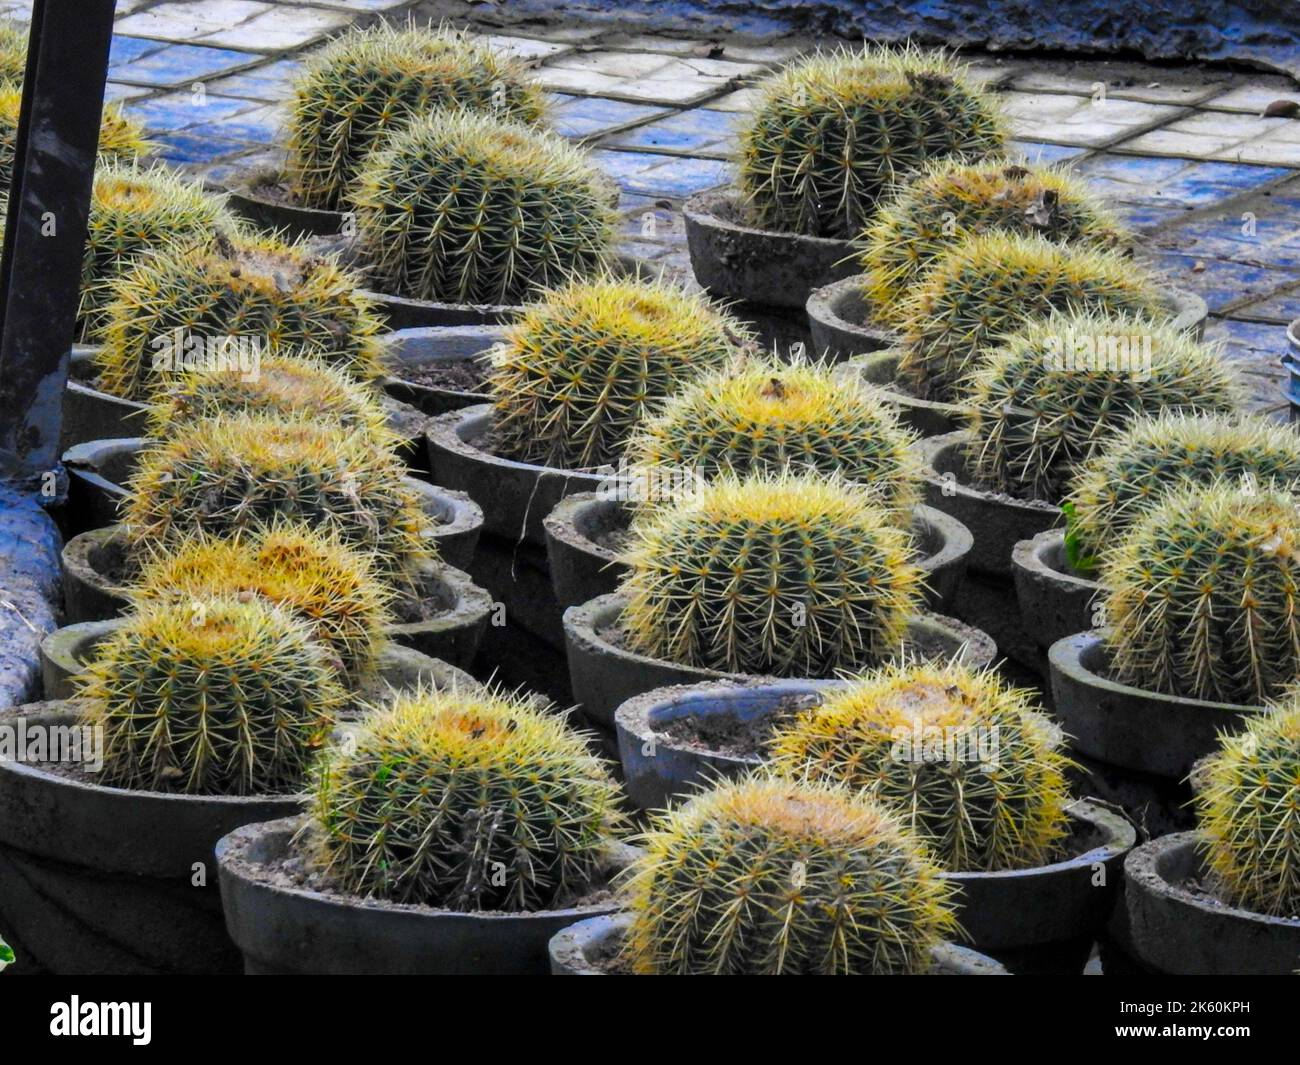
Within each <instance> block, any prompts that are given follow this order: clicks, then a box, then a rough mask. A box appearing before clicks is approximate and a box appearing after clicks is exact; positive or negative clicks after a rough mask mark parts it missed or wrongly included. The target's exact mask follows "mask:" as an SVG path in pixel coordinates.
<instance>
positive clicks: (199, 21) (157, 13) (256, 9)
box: [117, 0, 274, 41]
mask: <svg viewBox="0 0 1300 1065" xmlns="http://www.w3.org/2000/svg"><path fill="white" fill-rule="evenodd" d="M272 10H274V8H273V6H272V5H271V4H267V3H261V2H259V0H172V2H170V3H163V4H157V5H155V6H153V7H150V8H149V9H148V10H147V11H139V12H136V13H135V14H130V15H127V17H126V18H119V19H118V22H117V31H118V32H119V33H126V34H137V35H139V36H141V37H155V38H159V39H161V40H166V41H191V40H194V39H196V38H198V37H199V36H201V35H202V34H205V33H215V32H219V31H220V30H222V29H224V28H226V27H228V26H234V25H237V24H238V23H241V22H244V21H246V20H248V19H250V18H253V17H255V16H257V15H263V14H265V13H266V12H268V11H272Z"/></svg>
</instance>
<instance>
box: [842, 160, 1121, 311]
mask: <svg viewBox="0 0 1300 1065" xmlns="http://www.w3.org/2000/svg"><path fill="white" fill-rule="evenodd" d="M992 232H999V233H1025V234H1037V235H1039V236H1042V237H1044V238H1045V239H1047V240H1049V241H1051V242H1052V243H1053V244H1081V245H1084V246H1087V247H1094V248H1100V249H1107V248H1125V247H1127V246H1129V245H1130V244H1131V242H1132V240H1133V237H1132V234H1130V233H1128V232H1127V231H1126V230H1124V229H1123V227H1121V226H1120V224H1119V223H1118V222H1117V221H1116V220H1115V219H1114V217H1113V216H1112V215H1111V214H1110V212H1109V211H1107V210H1106V208H1105V207H1103V206H1102V205H1101V203H1100V202H1098V200H1097V199H1096V198H1095V197H1094V196H1093V195H1092V193H1091V192H1090V191H1089V190H1088V187H1087V185H1086V184H1085V183H1084V182H1083V181H1082V180H1080V179H1079V178H1076V177H1074V176H1072V175H1070V174H1068V173H1065V172H1063V171H1058V170H1049V169H1047V168H1044V167H1026V166H1020V165H1017V164H1012V163H1007V162H1005V161H1002V160H990V161H986V162H982V163H968V162H965V161H963V160H961V159H943V160H940V161H938V162H937V163H933V164H931V165H930V166H929V167H927V169H926V171H925V172H924V173H923V174H921V175H920V176H918V177H917V178H915V179H914V180H913V181H911V182H910V183H908V184H906V185H902V186H901V187H900V188H899V189H898V191H897V192H896V193H895V194H894V195H893V197H892V198H891V199H889V200H888V201H886V202H885V203H884V204H883V205H882V206H881V208H880V211H879V213H878V214H877V215H876V217H875V219H874V221H873V222H872V223H871V225H869V226H868V227H867V229H866V232H865V233H863V235H862V240H863V241H864V242H865V244H866V248H865V250H864V251H863V253H862V265H863V268H864V269H865V270H866V279H865V283H864V289H865V293H866V297H867V302H868V304H869V305H870V306H871V308H872V311H873V313H874V316H875V318H876V320H877V321H880V322H884V323H894V324H897V323H898V322H899V321H900V308H901V306H902V304H903V302H904V300H905V298H906V297H907V295H908V293H909V292H910V291H911V290H912V287H913V286H914V285H915V284H916V283H917V281H918V280H919V279H920V278H921V276H922V275H923V274H924V273H925V271H926V269H927V268H928V267H929V266H931V265H932V264H933V263H934V261H935V260H936V259H937V258H938V257H939V256H940V255H941V254H942V253H943V252H945V251H947V250H948V249H950V248H952V247H954V246H955V245H957V244H959V243H960V242H961V241H962V240H964V239H965V238H967V237H970V236H975V235H979V234H984V233H992Z"/></svg>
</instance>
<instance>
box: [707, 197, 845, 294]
mask: <svg viewBox="0 0 1300 1065" xmlns="http://www.w3.org/2000/svg"><path fill="white" fill-rule="evenodd" d="M682 214H683V215H684V216H685V218H686V244H687V247H688V248H689V249H690V253H691V268H692V269H693V270H694V271H695V278H696V280H697V281H699V283H700V284H701V285H703V286H704V287H705V288H706V289H708V290H709V291H710V292H711V293H713V294H714V295H716V296H726V297H729V298H731V299H743V300H748V301H750V302H752V303H758V304H764V305H766V306H770V307H799V308H802V307H803V306H804V304H805V303H806V302H807V299H808V296H809V294H810V293H811V292H812V290H813V289H815V288H820V287H821V286H822V285H825V284H827V283H828V282H831V281H836V280H838V279H839V278H841V277H845V276H846V275H848V274H850V273H852V272H853V270H854V267H855V265H856V263H855V261H854V245H853V242H852V241H848V240H832V239H830V238H826V237H805V236H801V235H800V234H798V233H781V232H776V231H773V230H765V229H756V228H754V227H753V226H748V225H745V224H744V223H743V222H742V221H741V217H742V216H741V211H740V207H739V194H738V193H736V192H734V191H731V190H715V191H712V192H697V193H696V194H695V195H694V196H692V197H691V198H690V199H688V200H687V201H686V205H685V206H684V207H683V208H682Z"/></svg>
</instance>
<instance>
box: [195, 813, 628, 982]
mask: <svg viewBox="0 0 1300 1065" xmlns="http://www.w3.org/2000/svg"><path fill="white" fill-rule="evenodd" d="M302 823H303V822H302V819H301V818H294V817H286V818H282V819H280V820H273V821H268V822H266V823H264V824H250V825H246V826H245V827H243V828H238V829H236V830H234V831H233V832H231V833H230V834H229V835H227V836H226V837H225V838H224V839H222V840H221V841H220V842H219V843H218V844H217V861H218V863H219V866H220V870H221V894H222V900H223V902H224V905H225V912H226V926H227V928H228V929H229V931H230V938H231V939H233V940H234V941H235V943H236V944H238V945H239V948H240V949H241V950H242V951H243V954H244V972H245V973H248V974H250V975H264V974H294V975H308V974H326V975H344V974H347V975H361V974H364V975H381V974H382V975H394V976H397V975H400V976H417V975H419V976H428V975H439V976H469V975H479V974H483V975H497V974H502V975H528V974H535V975H541V974H544V973H546V971H547V967H548V962H547V957H548V956H547V944H548V943H549V942H550V940H551V937H552V936H554V935H555V933H556V932H558V931H559V930H560V929H562V928H565V927H567V926H569V925H571V924H573V923H574V922H575V921H580V920H583V919H584V918H587V917H595V916H598V915H601V914H606V913H612V912H613V911H614V909H615V907H616V905H617V903H616V902H615V901H614V899H613V898H609V899H608V900H607V901H606V902H604V903H599V904H593V905H586V906H573V907H569V908H566V909H558V910H540V911H537V912H533V913H501V912H483V913H456V912H453V911H450V910H435V909H432V908H430V907H427V906H416V905H408V904H396V903H384V902H378V901H375V900H370V899H360V898H356V897H354V896H349V895H343V894H337V893H328V894H327V893H324V892H320V891H314V890H311V889H309V888H304V887H299V886H297V885H293V884H290V883H287V882H286V881H285V880H284V879H283V878H277V877H273V876H272V875H270V873H269V872H268V864H269V863H272V862H276V861H278V860H281V859H283V858H284V856H285V855H286V853H287V852H288V850H289V844H290V841H291V839H292V838H293V835H294V834H295V832H297V831H298V829H299V828H300V827H301V825H302ZM628 853H629V852H628V848H626V847H623V848H612V856H611V863H610V870H609V871H610V873H613V872H616V871H617V870H618V869H619V868H622V867H623V866H624V865H626V863H627V860H628Z"/></svg>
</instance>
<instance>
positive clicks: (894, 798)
mask: <svg viewBox="0 0 1300 1065" xmlns="http://www.w3.org/2000/svg"><path fill="white" fill-rule="evenodd" d="M1060 740H1061V737H1060V733H1059V730H1057V729H1056V728H1055V727H1054V726H1053V725H1052V724H1051V723H1050V722H1049V721H1048V720H1047V718H1046V717H1044V716H1043V715H1042V714H1041V713H1039V712H1038V711H1036V710H1035V709H1034V707H1033V705H1032V703H1031V701H1030V694H1029V692H1027V691H1024V690H1020V689H1015V688H1011V687H1009V686H1008V685H1007V684H1005V683H1004V682H1003V681H1002V680H1001V679H1000V678H999V677H998V675H997V674H996V673H994V672H992V671H985V672H980V671H976V670H972V669H970V668H968V667H966V666H963V665H962V664H961V663H958V662H952V663H945V664H942V665H933V664H920V665H907V664H904V665H895V666H886V667H883V668H881V669H878V670H874V671H872V672H870V673H867V674H863V675H861V676H857V677H852V678H849V680H848V686H847V687H846V688H844V689H840V690H835V691H831V692H828V693H827V694H826V697H825V699H824V701H823V702H822V703H821V705H819V706H815V707H812V708H810V709H808V710H806V711H803V712H802V713H801V714H800V715H799V717H798V718H797V719H796V720H794V721H793V722H791V723H790V724H788V725H784V726H782V727H781V728H780V729H779V730H778V731H777V732H776V734H775V735H774V736H773V738H772V742H771V746H770V752H771V756H772V761H773V764H774V767H775V768H776V769H777V771H778V772H780V773H781V774H783V775H785V776H787V777H790V778H792V779H796V780H797V779H803V778H811V779H814V780H825V781H829V782H831V783H838V784H843V785H846V786H848V787H851V788H854V789H858V790H861V791H862V792H864V793H866V794H868V795H870V796H871V797H872V798H874V799H877V800H879V801H880V802H881V803H882V804H884V805H886V806H888V807H889V808H891V809H893V810H894V811H896V813H897V816H898V818H899V819H900V820H901V821H902V823H903V825H904V826H905V827H906V828H907V829H908V830H909V831H911V832H913V833H915V834H916V835H917V836H919V837H920V838H922V839H925V840H926V841H927V842H928V843H929V844H930V847H931V850H932V852H933V854H934V856H935V859H936V860H937V861H938V862H939V863H940V864H941V865H942V866H944V868H946V869H952V870H956V871H959V872H997V871H999V870H1004V869H1027V868H1032V867H1034V866H1039V865H1045V864H1047V863H1048V862H1050V861H1052V860H1054V858H1055V857H1056V855H1057V854H1058V853H1059V847H1060V844H1061V842H1062V841H1063V840H1064V838H1065V835H1066V832H1067V822H1066V816H1065V804H1066V803H1067V802H1068V801H1069V786H1068V784H1067V783H1066V778H1065V771H1066V769H1067V768H1069V766H1070V761H1069V759H1067V758H1066V757H1065V756H1064V755H1063V754H1061V753H1060V751H1059V749H1058V748H1059V746H1060Z"/></svg>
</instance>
